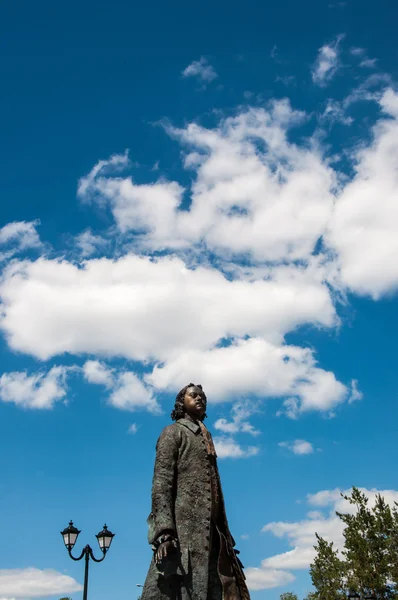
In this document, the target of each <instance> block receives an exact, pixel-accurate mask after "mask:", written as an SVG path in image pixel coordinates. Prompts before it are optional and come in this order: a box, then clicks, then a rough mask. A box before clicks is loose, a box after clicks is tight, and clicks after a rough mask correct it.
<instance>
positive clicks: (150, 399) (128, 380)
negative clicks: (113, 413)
mask: <svg viewBox="0 0 398 600" xmlns="http://www.w3.org/2000/svg"><path fill="white" fill-rule="evenodd" d="M109 403H110V404H112V406H114V407H115V408H120V409H122V410H129V411H135V410H139V409H145V410H148V411H149V412H151V413H153V414H160V413H161V409H160V406H159V404H158V403H157V400H156V399H155V398H154V396H153V395H152V393H151V391H150V390H149V389H148V388H147V387H146V386H145V385H144V384H143V383H142V381H141V380H140V379H139V378H138V377H137V375H135V374H134V373H131V372H125V373H121V374H119V376H118V379H117V381H116V388H115V389H114V390H113V392H112V393H111V395H110V397H109Z"/></svg>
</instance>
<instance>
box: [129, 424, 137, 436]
mask: <svg viewBox="0 0 398 600" xmlns="http://www.w3.org/2000/svg"><path fill="white" fill-rule="evenodd" d="M137 431H138V425H137V423H131V425H130V427H129V428H128V433H130V434H131V435H135V434H136V433H137Z"/></svg>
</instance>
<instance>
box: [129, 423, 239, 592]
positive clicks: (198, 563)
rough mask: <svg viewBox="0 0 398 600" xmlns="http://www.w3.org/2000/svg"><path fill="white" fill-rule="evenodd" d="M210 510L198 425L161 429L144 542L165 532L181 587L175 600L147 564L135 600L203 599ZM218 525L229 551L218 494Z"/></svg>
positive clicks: (208, 481)
mask: <svg viewBox="0 0 398 600" xmlns="http://www.w3.org/2000/svg"><path fill="white" fill-rule="evenodd" d="M220 492H221V486H220ZM211 510H212V488H211V471H210V464H209V458H208V454H207V451H206V445H205V440H204V439H203V436H202V435H201V430H200V427H199V425H197V424H196V423H194V422H193V421H190V420H188V419H179V420H178V421H177V422H176V423H173V424H172V425H169V426H168V427H165V429H163V431H162V433H161V435H160V437H159V440H158V443H157V446H156V462H155V472H154V477H153V485H152V513H151V514H150V516H149V519H148V522H149V535H148V541H149V543H153V542H154V541H155V540H156V539H157V538H158V537H159V536H160V535H161V534H162V533H165V532H171V533H173V534H174V535H175V536H176V537H177V538H178V541H179V546H180V551H181V566H180V571H181V574H182V575H183V576H184V582H185V584H184V585H183V586H182V589H181V595H180V594H177V596H176V595H175V593H174V592H173V591H172V590H171V589H170V584H168V579H167V578H165V577H163V576H162V575H160V576H159V573H158V572H157V570H156V566H155V563H154V561H153V560H152V563H151V566H150V568H149V572H148V575H147V578H146V581H145V585H144V589H143V593H142V596H141V600H170V598H172V599H173V600H174V599H175V598H176V599H177V598H179V599H181V600H206V598H207V591H208V584H209V568H208V567H209V550H210V543H211V539H210V534H211ZM220 525H221V528H222V530H223V532H224V534H225V535H226V537H227V538H229V540H230V541H231V543H232V546H233V545H234V544H235V542H234V541H233V539H232V536H231V534H230V532H229V528H228V522H227V518H226V514H225V507H224V501H223V498H222V492H221V523H220Z"/></svg>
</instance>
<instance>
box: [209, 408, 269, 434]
mask: <svg viewBox="0 0 398 600" xmlns="http://www.w3.org/2000/svg"><path fill="white" fill-rule="evenodd" d="M257 410H258V408H257V406H256V404H255V403H254V402H253V401H250V400H246V401H244V400H242V401H240V402H237V403H236V404H234V406H233V407H232V410H231V416H232V421H227V419H217V421H216V422H215V423H214V428H215V429H217V430H218V431H222V432H223V433H228V434H234V433H239V432H242V433H249V434H250V435H253V436H257V435H259V434H260V433H261V432H260V431H259V430H258V429H256V428H255V427H254V426H253V425H252V424H251V423H250V422H249V421H248V419H249V418H250V417H251V416H252V415H253V414H255V413H256V412H257Z"/></svg>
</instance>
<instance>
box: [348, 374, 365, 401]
mask: <svg viewBox="0 0 398 600" xmlns="http://www.w3.org/2000/svg"><path fill="white" fill-rule="evenodd" d="M362 398H363V393H362V392H361V391H360V390H359V389H358V381H357V380H356V379H353V380H352V381H351V393H350V397H349V399H348V402H349V403H350V404H351V403H352V402H355V401H356V400H362Z"/></svg>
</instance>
